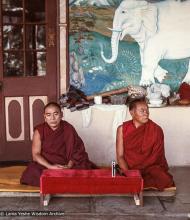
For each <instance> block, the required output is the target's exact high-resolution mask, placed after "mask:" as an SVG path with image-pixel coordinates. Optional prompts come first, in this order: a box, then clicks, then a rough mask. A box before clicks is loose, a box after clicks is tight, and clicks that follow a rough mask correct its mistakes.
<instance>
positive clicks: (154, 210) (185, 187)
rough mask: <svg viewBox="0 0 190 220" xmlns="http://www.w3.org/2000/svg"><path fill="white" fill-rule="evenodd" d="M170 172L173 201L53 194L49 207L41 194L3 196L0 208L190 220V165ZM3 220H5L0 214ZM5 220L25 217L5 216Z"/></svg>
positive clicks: (130, 219)
mask: <svg viewBox="0 0 190 220" xmlns="http://www.w3.org/2000/svg"><path fill="white" fill-rule="evenodd" d="M171 172H172V174H173V175H174V179H175V182H176V186H177V195H176V197H175V198H174V199H173V200H172V199H171V198H163V197H162V198H161V197H160V198H158V197H144V207H137V206H135V204H134V200H133V198H132V197H113V196H109V197H82V198H81V197H78V198H63V197H53V198H52V199H51V200H50V203H49V206H47V207H42V206H40V201H39V197H4V198H0V211H2V210H3V211H8V210H9V211H10V210H12V211H13V210H15V211H16V210H18V211H63V212H64V213H65V215H64V216H62V217H58V216H54V217H48V219H60V218H62V219H65V220H99V219H105V220H112V219H113V220H120V219H127V220H153V219H155V220H183V219H184V220H187V219H188V217H187V213H190V167H183V168H180V167H177V168H172V169H171ZM1 219H2V220H3V218H1V217H0V220H1ZM5 219H6V220H9V219H14V220H16V219H26V218H24V217H14V218H13V217H6V218H5ZM27 219H36V218H34V217H31V218H29V217H28V218H27ZM40 219H47V217H41V218H40ZM189 219H190V218H189Z"/></svg>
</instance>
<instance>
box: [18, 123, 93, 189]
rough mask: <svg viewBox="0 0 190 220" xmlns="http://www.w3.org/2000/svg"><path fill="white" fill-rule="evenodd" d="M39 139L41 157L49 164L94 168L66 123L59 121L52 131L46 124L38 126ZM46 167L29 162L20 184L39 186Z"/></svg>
mask: <svg viewBox="0 0 190 220" xmlns="http://www.w3.org/2000/svg"><path fill="white" fill-rule="evenodd" d="M35 129H37V130H38V132H39V134H40V138H41V143H42V149H41V155H42V156H43V157H44V158H45V159H46V160H47V161H48V162H49V163H50V164H61V165H66V164H68V162H69V161H70V160H71V161H72V162H73V167H72V168H73V169H93V168H96V166H95V165H94V164H93V163H92V162H91V161H90V160H89V158H88V154H87V153H86V151H85V147H84V143H83V141H82V140H81V138H80V137H79V136H78V134H77V132H76V130H75V129H74V128H73V126H72V125H71V124H69V123H68V122H66V121H61V122H60V126H59V128H57V129H56V130H55V131H53V130H52V129H51V128H50V127H49V126H48V124H47V123H43V124H40V125H38V126H37V127H36V128H35ZM44 169H47V168H46V167H44V166H42V165H40V164H38V163H37V162H31V163H30V164H29V165H28V167H27V168H26V170H25V171H24V172H23V175H22V177H21V180H20V182H21V183H22V184H27V185H32V186H39V185H40V176H41V174H42V171H43V170H44Z"/></svg>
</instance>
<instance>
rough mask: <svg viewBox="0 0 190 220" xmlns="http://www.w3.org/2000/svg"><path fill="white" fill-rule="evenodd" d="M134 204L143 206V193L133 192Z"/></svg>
mask: <svg viewBox="0 0 190 220" xmlns="http://www.w3.org/2000/svg"><path fill="white" fill-rule="evenodd" d="M134 200H135V205H138V206H139V205H140V206H143V193H142V192H140V193H139V194H134Z"/></svg>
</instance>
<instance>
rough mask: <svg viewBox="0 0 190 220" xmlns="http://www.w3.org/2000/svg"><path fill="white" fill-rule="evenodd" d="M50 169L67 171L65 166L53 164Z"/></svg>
mask: <svg viewBox="0 0 190 220" xmlns="http://www.w3.org/2000/svg"><path fill="white" fill-rule="evenodd" d="M49 169H52V170H55V169H65V168H64V165H61V164H53V165H51V166H50V167H49Z"/></svg>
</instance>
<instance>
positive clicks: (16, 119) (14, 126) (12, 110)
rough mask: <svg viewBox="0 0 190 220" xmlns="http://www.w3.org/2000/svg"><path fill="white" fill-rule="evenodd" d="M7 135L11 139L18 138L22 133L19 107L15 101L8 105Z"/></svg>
mask: <svg viewBox="0 0 190 220" xmlns="http://www.w3.org/2000/svg"><path fill="white" fill-rule="evenodd" d="M8 119H9V124H8V126H9V134H10V136H11V137H12V138H18V137H19V136H20V135H21V132H22V125H21V106H20V103H19V102H18V101H16V100H13V101H11V102H10V103H9V106H8Z"/></svg>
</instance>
